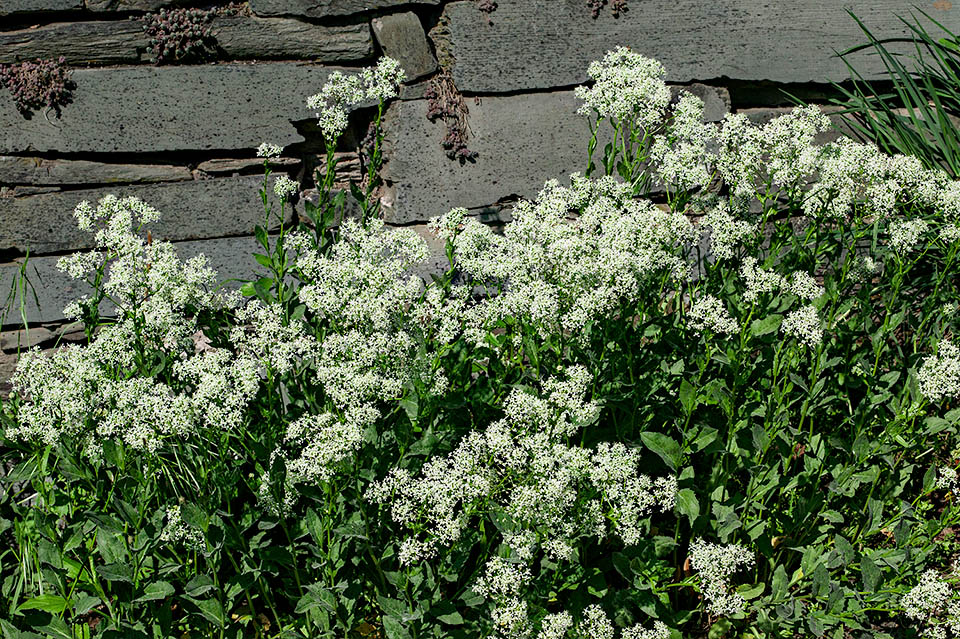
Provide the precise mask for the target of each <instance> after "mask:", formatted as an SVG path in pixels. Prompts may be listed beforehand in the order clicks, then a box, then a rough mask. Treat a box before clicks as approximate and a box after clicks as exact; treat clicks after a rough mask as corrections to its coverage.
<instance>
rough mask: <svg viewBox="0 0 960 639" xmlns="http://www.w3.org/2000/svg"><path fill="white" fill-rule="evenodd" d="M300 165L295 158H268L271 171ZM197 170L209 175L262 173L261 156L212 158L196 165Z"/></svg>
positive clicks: (290, 169)
mask: <svg viewBox="0 0 960 639" xmlns="http://www.w3.org/2000/svg"><path fill="white" fill-rule="evenodd" d="M299 166H300V160H298V159H297V158H270V167H271V170H272V171H276V170H278V169H283V170H284V171H285V172H290V171H293V170H295V169H297V168H298V167H299ZM197 170H198V171H202V172H203V173H207V174H209V175H232V174H234V173H249V172H251V171H258V172H259V173H260V174H261V175H262V174H263V158H214V159H213V160H207V161H206V162H201V163H200V164H198V165H197Z"/></svg>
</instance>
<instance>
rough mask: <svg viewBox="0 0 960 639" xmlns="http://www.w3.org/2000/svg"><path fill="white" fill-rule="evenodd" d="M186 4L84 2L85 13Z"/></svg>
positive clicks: (180, 0)
mask: <svg viewBox="0 0 960 639" xmlns="http://www.w3.org/2000/svg"><path fill="white" fill-rule="evenodd" d="M184 4H188V3H187V2H185V1H184V0H84V5H85V7H86V9H87V11H97V12H103V11H156V10H157V9H161V8H163V7H170V6H174V5H184Z"/></svg>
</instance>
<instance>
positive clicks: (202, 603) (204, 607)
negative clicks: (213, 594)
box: [187, 597, 227, 628]
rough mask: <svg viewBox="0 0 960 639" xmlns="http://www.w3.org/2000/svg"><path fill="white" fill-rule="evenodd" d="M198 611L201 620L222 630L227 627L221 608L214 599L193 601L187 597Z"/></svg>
mask: <svg viewBox="0 0 960 639" xmlns="http://www.w3.org/2000/svg"><path fill="white" fill-rule="evenodd" d="M187 599H189V600H190V601H191V602H192V603H193V604H194V605H195V606H196V607H197V609H198V610H199V611H200V614H201V615H203V618H204V619H206V620H207V621H209V622H210V623H212V624H213V625H215V626H217V627H218V628H223V627H225V626H226V625H227V616H226V614H224V612H223V606H221V605H220V602H219V601H217V600H216V599H193V598H190V597H187Z"/></svg>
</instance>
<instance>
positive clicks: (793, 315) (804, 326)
mask: <svg viewBox="0 0 960 639" xmlns="http://www.w3.org/2000/svg"><path fill="white" fill-rule="evenodd" d="M780 330H781V331H782V332H783V333H784V334H786V335H789V336H790V337H794V338H796V339H797V340H798V341H799V342H801V343H803V344H806V345H807V346H809V347H810V348H815V347H816V346H818V345H819V344H820V342H822V341H823V327H822V325H821V323H820V316H819V315H817V309H816V308H815V307H814V306H811V305H807V306H803V307H801V308H799V309H797V310H795V311H791V312H790V313H788V314H787V316H786V317H785V318H784V319H783V322H782V323H781V324H780Z"/></svg>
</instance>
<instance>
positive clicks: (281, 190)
mask: <svg viewBox="0 0 960 639" xmlns="http://www.w3.org/2000/svg"><path fill="white" fill-rule="evenodd" d="M299 190H300V184H299V183H298V182H295V181H294V180H291V179H290V178H289V177H288V176H286V175H278V176H277V178H276V179H275V180H274V181H273V192H274V193H275V194H276V196H277V197H278V198H280V199H282V200H288V199H289V198H290V196H291V195H293V194H294V193H296V192H297V191H299Z"/></svg>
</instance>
